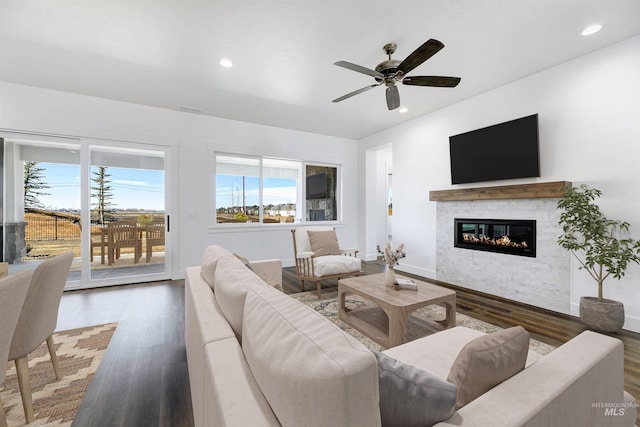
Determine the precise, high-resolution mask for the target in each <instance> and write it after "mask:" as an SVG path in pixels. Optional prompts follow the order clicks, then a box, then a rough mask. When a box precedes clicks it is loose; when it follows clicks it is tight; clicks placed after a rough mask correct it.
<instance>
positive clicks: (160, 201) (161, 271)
mask: <svg viewBox="0 0 640 427" xmlns="http://www.w3.org/2000/svg"><path fill="white" fill-rule="evenodd" d="M89 153H90V156H89V157H90V165H89V170H88V176H89V182H88V192H89V196H90V197H89V201H90V209H89V212H88V215H87V216H88V217H89V218H88V222H89V223H90V224H91V233H90V236H89V237H90V242H89V248H90V251H89V257H90V258H91V260H90V265H91V280H92V281H94V282H102V281H107V282H109V281H113V280H118V279H120V278H127V279H126V280H128V281H131V279H132V277H131V276H144V277H152V276H153V277H157V276H160V277H164V276H165V274H166V272H167V271H168V267H167V265H169V264H168V261H169V258H170V254H168V253H167V251H166V246H167V240H168V239H169V231H170V226H171V223H170V215H169V214H168V213H167V210H166V208H165V192H166V191H165V188H166V186H165V180H166V174H165V164H166V162H165V159H166V153H165V152H164V151H163V150H157V149H156V150H150V149H141V148H129V147H122V146H121V147H113V146H111V145H109V146H106V145H90V146H89ZM85 221H86V220H85Z"/></svg>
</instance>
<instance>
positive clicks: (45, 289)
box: [9, 252, 73, 424]
mask: <svg viewBox="0 0 640 427" xmlns="http://www.w3.org/2000/svg"><path fill="white" fill-rule="evenodd" d="M72 261H73V252H65V253H63V254H61V255H58V256H55V257H53V258H49V259H47V260H45V261H42V262H41V263H40V264H39V265H38V266H37V267H36V269H35V270H34V271H33V276H32V277H31V281H30V282H29V289H28V291H27V296H26V298H25V301H24V305H23V306H22V310H21V312H20V317H19V318H18V323H17V325H16V330H15V333H14V334H13V340H12V341H11V347H10V349H9V360H15V362H16V372H17V374H18V385H19V387H20V395H21V397H22V404H23V406H24V416H25V418H26V420H27V424H28V423H30V422H32V421H33V418H34V414H33V399H32V396H31V381H30V379H29V361H28V358H27V356H28V355H29V353H31V352H32V351H33V350H35V349H36V348H38V347H39V346H40V344H42V343H43V342H44V341H46V342H47V347H49V354H50V355H51V363H52V364H53V371H54V373H55V375H56V379H57V380H59V379H61V378H62V375H61V373H60V366H59V364H58V357H57V356H56V348H55V344H54V342H53V337H52V334H53V331H54V330H55V329H56V325H57V321H58V308H59V307H60V299H61V298H62V291H63V290H64V285H65V284H66V282H67V276H68V275H69V270H70V269H71V262H72Z"/></svg>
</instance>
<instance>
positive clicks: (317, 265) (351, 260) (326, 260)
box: [313, 255, 361, 277]
mask: <svg viewBox="0 0 640 427" xmlns="http://www.w3.org/2000/svg"><path fill="white" fill-rule="evenodd" d="M360 269H361V261H360V258H356V257H353V256H345V255H326V256H322V257H319V258H314V259H313V274H314V275H315V276H316V277H322V276H330V275H333V274H344V273H353V272H354V271H360Z"/></svg>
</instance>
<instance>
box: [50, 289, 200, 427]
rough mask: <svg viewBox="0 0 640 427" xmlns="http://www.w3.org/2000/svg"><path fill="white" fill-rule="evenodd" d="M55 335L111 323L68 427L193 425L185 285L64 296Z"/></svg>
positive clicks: (106, 290) (74, 292) (95, 291)
mask: <svg viewBox="0 0 640 427" xmlns="http://www.w3.org/2000/svg"><path fill="white" fill-rule="evenodd" d="M59 313H60V314H59V316H58V319H59V320H58V325H57V330H65V329H73V328H78V327H82V326H89V325H97V324H102V323H111V322H118V328H117V329H116V332H115V333H114V335H113V337H112V339H111V342H110V343H109V346H108V347H107V351H106V352H105V355H104V357H103V359H102V361H101V362H100V366H99V367H98V371H97V372H96V375H95V377H94V378H93V380H92V381H91V385H90V386H89V389H88V390H87V393H86V395H85V397H84V400H83V402H82V405H81V406H80V409H79V410H78V413H77V415H76V418H75V419H74V422H73V425H74V426H82V427H84V426H105V427H107V426H109V427H111V426H114V427H115V426H131V427H139V426H192V425H193V414H192V412H191V392H190V390H189V377H188V371H187V359H186V357H187V356H186V353H185V348H184V281H182V280H179V281H164V282H155V283H148V284H140V285H127V286H117V287H109V288H103V289H90V290H82V291H71V292H65V294H64V295H63V297H62V301H61V305H60V312H59Z"/></svg>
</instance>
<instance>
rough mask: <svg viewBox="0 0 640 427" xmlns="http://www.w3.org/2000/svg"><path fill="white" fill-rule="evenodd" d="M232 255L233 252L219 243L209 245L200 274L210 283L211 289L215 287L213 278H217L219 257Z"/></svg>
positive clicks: (205, 251) (203, 255)
mask: <svg viewBox="0 0 640 427" xmlns="http://www.w3.org/2000/svg"><path fill="white" fill-rule="evenodd" d="M230 255H232V254H231V252H229V251H228V250H226V249H225V248H223V247H222V246H218V245H211V246H207V247H206V248H205V250H204V253H203V254H202V265H201V267H202V269H201V271H200V274H201V275H202V278H203V279H204V280H205V281H206V282H207V283H208V284H209V286H210V287H211V289H213V280H214V278H215V273H216V264H217V262H218V259H219V258H221V257H225V256H230Z"/></svg>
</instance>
